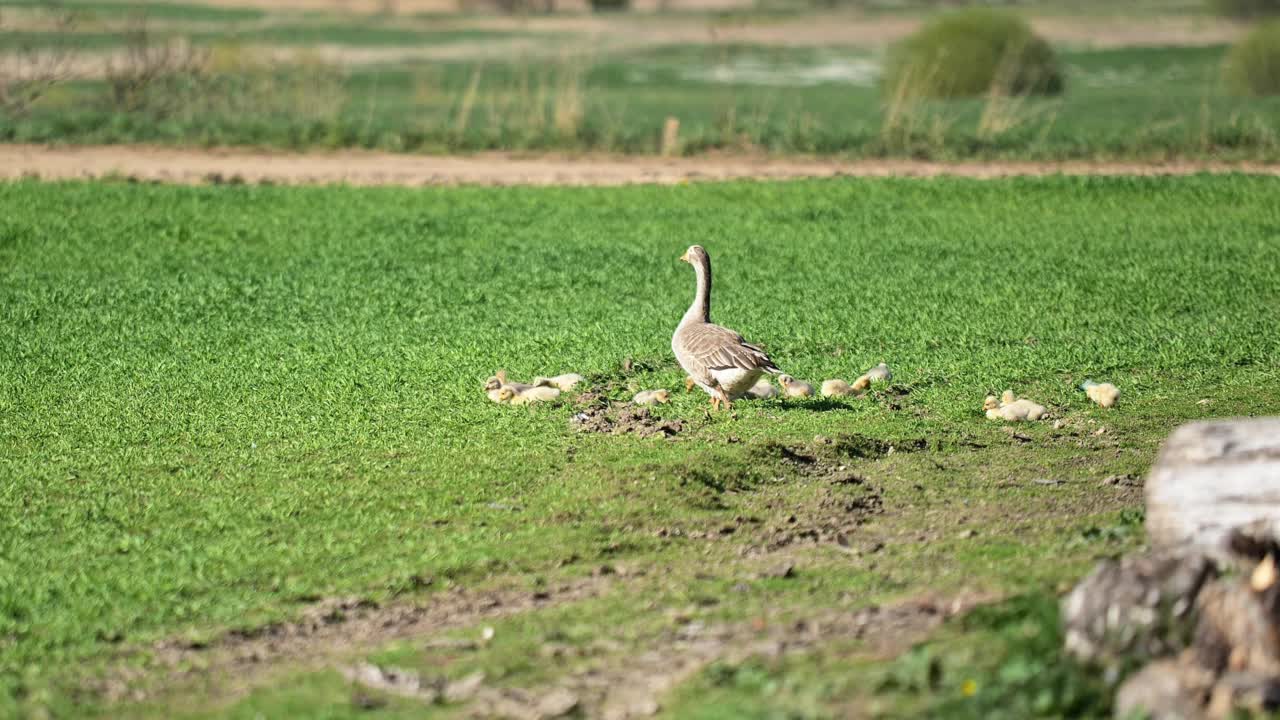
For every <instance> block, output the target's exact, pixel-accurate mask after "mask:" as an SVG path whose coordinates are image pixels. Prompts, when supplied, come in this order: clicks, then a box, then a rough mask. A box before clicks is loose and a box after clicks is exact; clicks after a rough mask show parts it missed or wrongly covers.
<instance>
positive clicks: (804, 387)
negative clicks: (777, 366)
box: [778, 375, 813, 398]
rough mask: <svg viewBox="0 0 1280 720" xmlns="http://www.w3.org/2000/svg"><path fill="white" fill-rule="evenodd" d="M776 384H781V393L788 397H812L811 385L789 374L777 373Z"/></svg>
mask: <svg viewBox="0 0 1280 720" xmlns="http://www.w3.org/2000/svg"><path fill="white" fill-rule="evenodd" d="M778 384H780V385H782V393H783V394H784V395H785V396H787V397H789V398H801V397H813V386H812V385H810V384H809V383H807V382H803V381H800V380H797V379H795V378H793V377H791V376H790V375H779V376H778Z"/></svg>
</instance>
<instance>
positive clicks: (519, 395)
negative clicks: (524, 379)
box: [507, 385, 560, 405]
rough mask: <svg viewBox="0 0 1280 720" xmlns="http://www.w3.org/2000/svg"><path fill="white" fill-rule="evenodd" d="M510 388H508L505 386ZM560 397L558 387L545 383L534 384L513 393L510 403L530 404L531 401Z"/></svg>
mask: <svg viewBox="0 0 1280 720" xmlns="http://www.w3.org/2000/svg"><path fill="white" fill-rule="evenodd" d="M507 389H510V388H507ZM559 397H560V389H559V388H553V387H548V386H546V385H534V386H532V387H527V388H525V389H524V390H521V391H519V392H516V393H515V397H512V398H511V404H512V405H532V404H533V403H538V402H546V401H548V400H555V399H557V398H559Z"/></svg>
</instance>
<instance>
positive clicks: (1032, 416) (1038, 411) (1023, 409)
mask: <svg viewBox="0 0 1280 720" xmlns="http://www.w3.org/2000/svg"><path fill="white" fill-rule="evenodd" d="M982 408H983V409H984V410H986V411H987V417H988V418H989V419H991V420H1004V421H1006V422H1021V421H1023V420H1039V419H1040V418H1042V417H1044V416H1045V415H1046V414H1048V412H1049V411H1048V410H1047V409H1046V408H1045V406H1043V405H1041V404H1039V403H1037V402H1034V401H1031V400H1027V399H1026V398H1023V399H1021V400H1019V399H1017V398H1015V397H1014V394H1013V391H1012V390H1005V391H1004V392H1003V393H1002V394H1001V395H1000V404H999V405H998V406H997V405H996V403H995V398H994V397H992V396H988V397H987V399H986V400H985V401H984V402H983V403H982Z"/></svg>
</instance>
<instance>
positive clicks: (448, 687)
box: [443, 671, 484, 703]
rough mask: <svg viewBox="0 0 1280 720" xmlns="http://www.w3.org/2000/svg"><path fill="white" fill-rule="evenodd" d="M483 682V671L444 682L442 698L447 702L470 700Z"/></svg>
mask: <svg viewBox="0 0 1280 720" xmlns="http://www.w3.org/2000/svg"><path fill="white" fill-rule="evenodd" d="M483 684H484V673H482V672H479V671H477V672H473V673H471V674H470V675H466V676H464V677H462V678H459V679H457V680H453V681H451V682H448V683H445V686H444V693H443V698H444V701H445V702H447V703H460V702H465V701H467V700H470V699H471V698H472V697H474V696H475V694H476V693H477V692H478V691H479V690H480V686H481V685H483Z"/></svg>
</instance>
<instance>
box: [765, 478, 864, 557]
mask: <svg viewBox="0 0 1280 720" xmlns="http://www.w3.org/2000/svg"><path fill="white" fill-rule="evenodd" d="M883 512H884V497H883V495H882V494H881V490H880V488H878V487H874V486H870V485H868V486H867V487H866V488H865V489H864V492H862V493H861V494H858V495H852V494H850V493H848V492H844V491H839V490H837V489H835V488H826V489H824V491H823V492H822V496H821V498H820V499H819V500H818V502H817V503H816V504H813V505H810V506H807V507H801V508H797V509H796V511H795V512H793V513H790V514H787V515H785V516H782V517H781V518H779V519H777V520H774V521H772V522H770V523H768V524H767V525H766V526H765V527H764V528H763V530H762V533H763V538H764V539H763V542H762V544H761V545H760V546H759V547H758V548H755V550H757V551H763V552H775V551H777V550H780V549H782V548H784V547H787V546H788V545H796V544H815V545H823V544H834V545H837V546H839V547H842V548H847V547H849V546H850V545H851V544H852V543H853V538H854V537H856V533H857V531H858V528H860V527H861V526H862V525H864V524H866V522H867V521H868V520H869V519H870V518H872V517H874V516H876V515H879V514H881V513H883Z"/></svg>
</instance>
